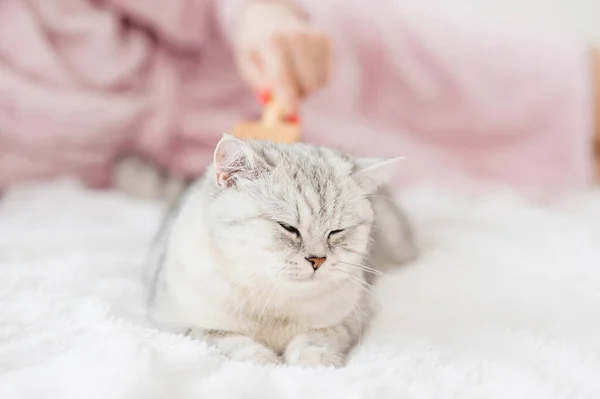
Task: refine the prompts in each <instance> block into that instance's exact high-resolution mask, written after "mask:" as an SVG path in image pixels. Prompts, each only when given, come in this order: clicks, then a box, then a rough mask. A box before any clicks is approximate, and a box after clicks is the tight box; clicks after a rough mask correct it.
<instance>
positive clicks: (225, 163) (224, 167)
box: [214, 134, 262, 187]
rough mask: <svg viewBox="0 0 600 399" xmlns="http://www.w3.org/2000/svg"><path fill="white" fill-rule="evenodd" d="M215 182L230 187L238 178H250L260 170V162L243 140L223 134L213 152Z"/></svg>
mask: <svg viewBox="0 0 600 399" xmlns="http://www.w3.org/2000/svg"><path fill="white" fill-rule="evenodd" d="M214 164H215V169H216V171H217V183H218V184H219V186H221V187H231V186H232V185H233V184H235V181H236V180H237V179H239V178H248V179H251V178H253V177H256V176H257V173H258V172H259V171H260V170H262V162H261V161H260V159H258V157H257V156H256V154H255V153H254V152H253V151H252V149H251V148H250V146H249V145H248V144H247V143H245V142H244V141H243V140H240V139H238V138H236V137H234V136H232V135H229V134H223V137H222V138H221V140H220V141H219V143H218V144H217V147H216V148H215V153H214Z"/></svg>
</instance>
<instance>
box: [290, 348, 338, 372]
mask: <svg viewBox="0 0 600 399" xmlns="http://www.w3.org/2000/svg"><path fill="white" fill-rule="evenodd" d="M284 359H285V362H286V363H287V364H289V365H295V366H303V367H319V366H323V367H328V366H333V367H342V366H343V365H344V364H345V362H346V356H345V355H344V354H343V353H342V352H340V351H339V350H338V349H336V348H332V347H330V346H327V345H315V344H304V345H294V344H293V343H292V344H291V345H290V346H288V348H287V349H286V350H285V353H284Z"/></svg>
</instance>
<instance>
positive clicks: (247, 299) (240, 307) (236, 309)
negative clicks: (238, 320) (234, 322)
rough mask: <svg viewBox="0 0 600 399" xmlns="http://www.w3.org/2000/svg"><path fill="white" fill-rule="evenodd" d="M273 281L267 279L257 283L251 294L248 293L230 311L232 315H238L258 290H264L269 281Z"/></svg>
mask: <svg viewBox="0 0 600 399" xmlns="http://www.w3.org/2000/svg"><path fill="white" fill-rule="evenodd" d="M270 281H271V279H265V280H264V281H262V282H260V283H259V284H258V285H256V286H255V287H254V288H253V289H252V291H250V294H248V296H247V297H246V298H245V299H244V300H243V301H241V302H240V303H239V304H238V305H237V306H236V307H235V309H233V311H231V312H230V314H231V316H234V317H235V316H236V315H237V313H238V312H239V311H240V310H241V309H242V307H243V306H244V305H245V304H246V303H248V301H249V300H250V299H252V298H253V297H254V296H255V295H256V294H257V293H258V292H263V291H264V290H262V289H263V288H265V287H266V285H267V283H269V282H270Z"/></svg>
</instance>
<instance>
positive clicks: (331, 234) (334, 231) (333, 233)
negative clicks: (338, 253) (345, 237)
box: [327, 229, 345, 238]
mask: <svg viewBox="0 0 600 399" xmlns="http://www.w3.org/2000/svg"><path fill="white" fill-rule="evenodd" d="M344 230H345V229H339V230H331V231H330V232H329V235H328V236H327V238H331V237H332V236H334V235H336V234H340V233H343V232H344Z"/></svg>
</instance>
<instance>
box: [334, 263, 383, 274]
mask: <svg viewBox="0 0 600 399" xmlns="http://www.w3.org/2000/svg"><path fill="white" fill-rule="evenodd" d="M339 263H343V264H344V265H347V266H350V267H354V268H356V269H360V270H362V271H364V272H367V273H371V274H375V275H377V276H386V274H385V273H384V272H382V271H380V270H377V269H374V268H372V267H369V266H365V265H360V264H358V263H350V262H344V261H341V260H340V261H339Z"/></svg>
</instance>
